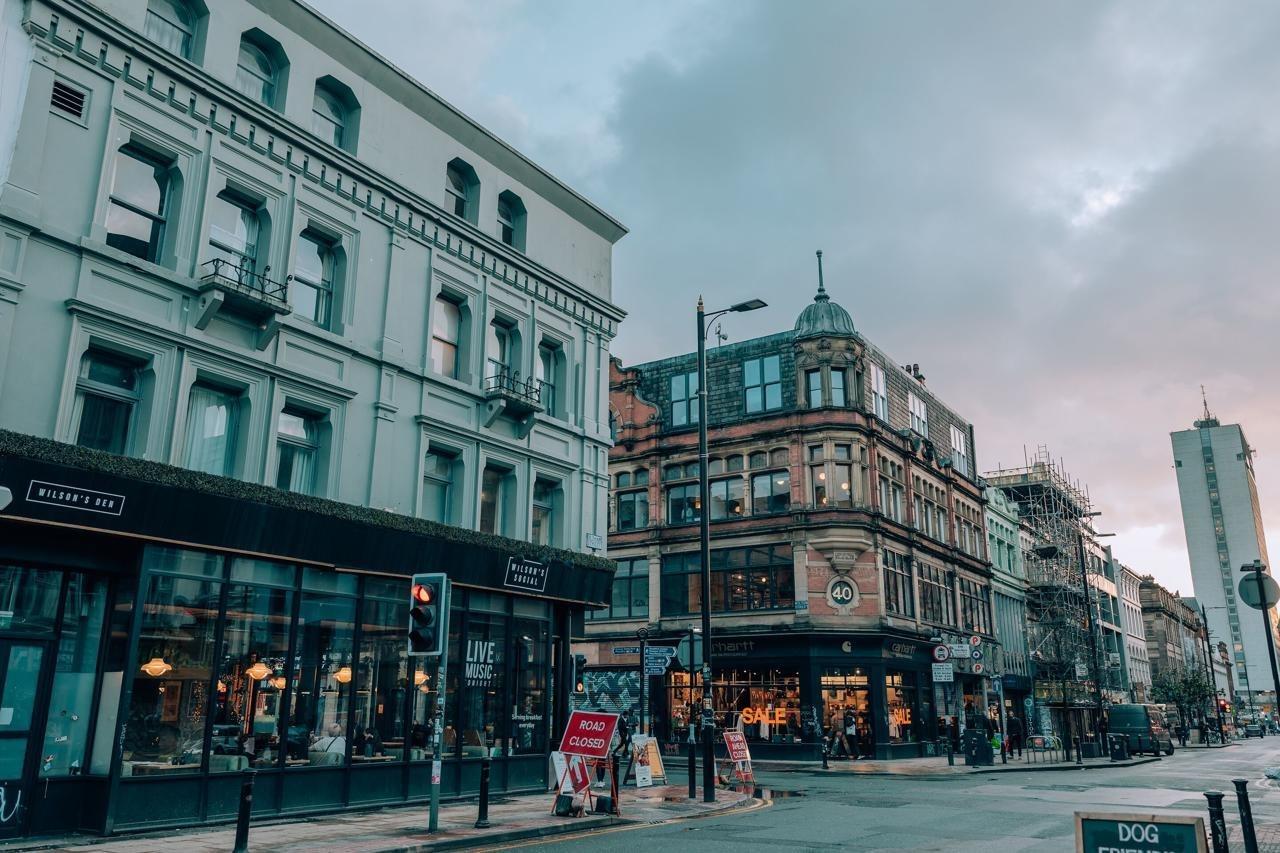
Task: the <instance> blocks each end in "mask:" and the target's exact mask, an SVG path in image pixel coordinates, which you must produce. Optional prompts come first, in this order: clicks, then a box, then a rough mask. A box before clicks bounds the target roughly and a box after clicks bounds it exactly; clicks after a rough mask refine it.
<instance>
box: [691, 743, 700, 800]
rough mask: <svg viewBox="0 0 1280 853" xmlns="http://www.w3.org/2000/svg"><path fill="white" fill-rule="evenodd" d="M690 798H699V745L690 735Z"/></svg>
mask: <svg viewBox="0 0 1280 853" xmlns="http://www.w3.org/2000/svg"><path fill="white" fill-rule="evenodd" d="M689 799H691V800H696V799H698V745H697V744H696V743H694V742H693V735H692V734H690V736H689Z"/></svg>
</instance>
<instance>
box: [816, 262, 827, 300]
mask: <svg viewBox="0 0 1280 853" xmlns="http://www.w3.org/2000/svg"><path fill="white" fill-rule="evenodd" d="M817 254H818V295H817V296H815V297H814V298H813V301H814V302H817V301H819V300H823V299H827V298H828V297H827V288H826V285H824V284H823V283H822V250H821V249H819V250H818V252H817Z"/></svg>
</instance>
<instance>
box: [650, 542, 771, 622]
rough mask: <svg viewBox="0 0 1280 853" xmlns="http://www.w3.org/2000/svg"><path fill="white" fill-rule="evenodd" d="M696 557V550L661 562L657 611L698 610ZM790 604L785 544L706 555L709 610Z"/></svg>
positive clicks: (698, 565) (698, 566) (699, 575)
mask: <svg viewBox="0 0 1280 853" xmlns="http://www.w3.org/2000/svg"><path fill="white" fill-rule="evenodd" d="M701 584H702V572H701V558H700V557H699V555H698V554H697V553H696V552H692V553H684V554H668V555H666V556H665V557H663V560H662V612H663V613H664V614H666V613H669V614H672V615H675V614H680V613H695V612H698V611H700V610H701V609H702V586H701ZM794 606H795V573H794V570H793V567H792V561H791V548H790V546H781V545H780V546H773V547H768V546H759V547H752V548H726V549H720V550H716V551H712V552H711V609H712V610H713V611H715V612H726V611H742V610H771V609H779V608H788V607H794Z"/></svg>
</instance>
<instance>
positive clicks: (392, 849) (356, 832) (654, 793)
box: [0, 785, 763, 853]
mask: <svg viewBox="0 0 1280 853" xmlns="http://www.w3.org/2000/svg"><path fill="white" fill-rule="evenodd" d="M688 793H689V792H688V789H687V787H686V786H684V785H669V786H662V787H654V788H644V789H640V790H637V789H635V788H625V789H623V791H622V793H621V796H620V798H619V799H620V800H621V807H622V816H621V817H614V816H611V815H588V816H586V817H581V818H563V817H555V816H554V815H552V814H551V803H552V794H551V793H549V792H548V793H546V794H538V795H526V796H519V797H498V798H495V799H493V800H490V804H489V823H490V826H489V828H488V829H476V828H475V821H476V803H475V802H463V803H452V804H446V805H442V806H441V807H440V831H439V832H437V833H434V834H428V833H427V832H426V825H427V806H426V804H417V805H413V806H401V807H396V808H387V809H378V810H373V811H361V812H347V813H339V814H331V815H322V816H319V817H313V818H302V819H295V820H287V819H272V820H263V821H261V822H257V823H255V824H253V825H251V826H250V828H249V849H250V850H252V851H264V850H270V851H273V853H304V851H333V853H338V851H342V853H418V851H426V850H456V849H461V848H466V847H479V846H485V845H492V844H502V843H508V842H512V841H518V840H522V839H531V838H542V837H546V836H550V835H559V834H563V833H569V832H582V831H584V830H591V829H600V828H603V827H610V826H625V825H630V824H652V823H665V822H667V821H672V820H680V819H682V818H694V817H702V816H704V815H707V814H713V813H721V814H722V813H724V812H726V811H730V810H739V809H746V808H754V807H757V806H763V803H762V802H761V801H758V800H753V799H752V798H751V797H750V796H749V795H748V794H746V793H742V792H739V791H733V790H726V789H723V788H722V789H720V790H719V791H717V793H716V802H714V803H703V802H702V801H701V800H689V799H687V795H688ZM234 842H235V827H234V826H233V825H231V826H219V827H214V828H210V829H191V830H180V831H176V832H174V831H171V832H166V833H148V834H143V835H132V836H119V837H115V838H94V837H89V836H72V837H68V836H63V837H58V838H48V839H26V840H23V841H18V842H13V843H9V844H0V853H11V851H12V853H16V851H19V850H22V851H28V850H31V851H36V850H38V851H46V853H56V852H57V851H75V852H76V853H161V852H162V851H164V853H167V851H171V850H173V849H175V848H178V847H180V848H181V849H182V851H183V853H227V851H229V850H231V849H232V847H233V846H234Z"/></svg>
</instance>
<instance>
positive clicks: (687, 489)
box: [667, 483, 701, 524]
mask: <svg viewBox="0 0 1280 853" xmlns="http://www.w3.org/2000/svg"><path fill="white" fill-rule="evenodd" d="M700 502H701V501H700V498H699V496H698V484H697V483H688V484H685V485H683V486H670V487H668V488H667V524H691V523H693V522H695V521H697V520H698V508H699V506H700Z"/></svg>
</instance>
